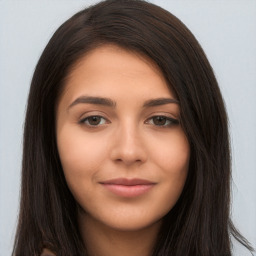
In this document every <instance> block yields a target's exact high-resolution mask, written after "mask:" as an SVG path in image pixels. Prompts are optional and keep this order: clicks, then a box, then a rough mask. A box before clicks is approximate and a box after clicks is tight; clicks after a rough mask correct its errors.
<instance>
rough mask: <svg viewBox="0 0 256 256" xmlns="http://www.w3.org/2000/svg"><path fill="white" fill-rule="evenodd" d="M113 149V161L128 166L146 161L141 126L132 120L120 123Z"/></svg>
mask: <svg viewBox="0 0 256 256" xmlns="http://www.w3.org/2000/svg"><path fill="white" fill-rule="evenodd" d="M114 136H115V139H114V140H115V142H114V146H113V148H112V154H111V155H112V159H113V160H114V161H119V162H123V163H125V164H126V165H130V164H133V163H135V162H137V163H138V162H144V161H145V160H146V149H145V147H144V144H143V136H142V133H141V131H140V129H139V125H138V124H136V122H134V121H133V120H131V119H127V120H125V121H124V122H122V123H120V125H119V126H118V129H117V131H116V133H115V134H114Z"/></svg>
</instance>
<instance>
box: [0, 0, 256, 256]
mask: <svg viewBox="0 0 256 256" xmlns="http://www.w3.org/2000/svg"><path fill="white" fill-rule="evenodd" d="M95 2H96V1H95V0H94V1H93V0H90V1H87V0H86V1H81V0H48V1H46V0H41V1H34V0H30V1H25V0H6V1H4V0H0V255H1V256H8V255H10V254H11V251H12V245H13V239H14V235H15V227H16V223H17V214H18V203H19V190H20V170H21V158H22V131H23V122H24V115H25V108H26V100H27V95H28V90H29V85H30V81H31V77H32V74H33V71H34V67H35V65H36V63H37V61H38V58H39V56H40V54H41V52H42V50H43V48H44V47H45V45H46V43H47V42H48V40H49V39H50V37H51V35H52V34H53V32H54V31H55V30H56V29H57V28H58V27H59V26H60V25H61V24H62V23H63V22H64V21H65V20H66V19H67V18H69V17H70V16H71V15H72V14H74V13H75V12H77V11H79V10H80V9H81V8H83V7H86V6H88V5H90V4H93V3H95ZM151 2H152V3H155V4H158V5H160V6H162V7H164V8H166V9H167V10H169V11H170V12H172V13H173V14H174V15H176V16H177V17H178V18H180V19H181V20H182V21H183V22H184V23H185V24H186V25H187V26H188V28H189V29H190V30H191V31H192V32H193V33H194V35H195V36H196V37H197V39H198V40H199V42H200V43H201V45H202V47H203V48H204V50H205V52H206V55H207V56H208V58H209V60H210V62H211V64H212V66H213V69H214V71H215V74H216V77H217V80H218V82H219V85H220V88H221V91H222V93H223V96H224V99H225V102H226V106H227V111H228V114H229V119H230V132H231V141H232V154H233V155H232V163H233V181H232V219H233V220H234V223H235V224H236V226H237V227H238V229H240V231H241V232H242V234H244V236H245V237H246V238H247V239H248V240H249V241H250V242H251V243H252V245H253V246H254V247H256V130H255V128H256V1H255V0H240V1H239V0H155V1H154V0H151ZM234 255H236V256H246V255H249V254H248V252H246V251H245V250H244V249H243V248H242V247H241V246H239V245H238V244H237V243H235V246H234Z"/></svg>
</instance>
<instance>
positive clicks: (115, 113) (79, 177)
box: [56, 45, 190, 256]
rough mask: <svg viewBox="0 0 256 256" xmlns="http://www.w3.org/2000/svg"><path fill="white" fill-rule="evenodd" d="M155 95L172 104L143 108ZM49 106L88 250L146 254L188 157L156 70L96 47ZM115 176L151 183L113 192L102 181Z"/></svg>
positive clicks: (175, 108)
mask: <svg viewBox="0 0 256 256" xmlns="http://www.w3.org/2000/svg"><path fill="white" fill-rule="evenodd" d="M81 97H104V98H108V99H110V100H111V101H113V103H114V104H113V106H107V105H104V104H95V103H92V102H90V103H88V102H87V103H86V102H85V101H84V100H81ZM78 98H80V99H79V100H77V99H78ZM159 98H161V99H162V98H165V99H172V100H173V102H169V103H166V102H165V104H164V103H163V102H161V104H160V105H157V106H155V105H154V104H151V105H153V106H149V104H148V105H147V106H144V105H145V103H147V102H148V101H150V100H154V99H159ZM56 111H57V118H56V127H57V128H56V129H57V131H56V133H57V145H58V151H59V155H60V159H61V163H62V166H63V171H64V175H65V178H66V181H67V184H68V186H69V188H70V191H71V192H72V194H73V195H74V198H75V199H76V201H77V203H78V205H79V211H78V212H79V213H78V221H79V225H80V230H81V234H82V237H83V239H84V243H85V244H86V247H87V248H88V251H89V253H90V255H92V256H94V255H95V256H98V255H100V256H104V255H112V256H114V255H123V256H125V255H140V256H141V255H150V251H151V250H152V246H153V245H154V242H155V239H156V237H157V233H158V231H159V228H160V225H161V220H162V218H163V216H164V215H166V214H167V213H168V212H169V211H170V209H172V207H173V206H174V205H175V203H176V202H177V200H178V198H179V196H180V194H181V192H182V190H183V187H184V183H185V181H186V177H187V172H188V165H189V157H190V148H189V144H188V141H187V138H186V136H185V134H184V131H183V129H182V127H181V125H180V124H179V115H180V108H179V104H178V103H177V100H176V99H175V94H174V93H173V92H172V91H171V90H170V88H169V87H168V85H167V83H166V81H165V79H164V77H163V75H162V73H161V72H160V70H159V69H158V68H157V67H156V65H155V64H154V63H153V62H152V61H151V60H149V59H148V58H147V57H143V56H141V55H139V54H135V53H133V52H129V51H127V50H124V49H122V48H119V47H118V46H114V45H105V46H101V47H99V48H96V49H95V50H93V51H91V52H90V53H88V54H87V55H86V56H84V57H83V58H82V59H81V60H80V61H79V62H78V64H77V65H76V66H75V67H74V68H73V69H72V71H71V73H70V74H69V76H68V79H67V81H66V85H65V88H64V91H63V93H62V95H61V97H60V100H59V102H58V106H57V110H56ZM92 116H100V117H96V118H93V117H92ZM157 116H164V117H163V118H161V119H160V120H159V118H158V117H157ZM88 117H90V118H89V119H88ZM153 117H154V118H153ZM173 119H174V120H173ZM175 120H177V121H175ZM116 178H128V179H133V178H139V179H144V180H148V181H150V182H152V183H153V185H152V187H150V189H149V190H147V191H146V192H145V193H143V194H140V195H138V196H133V197H126V196H120V195H117V194H115V193H113V192H112V191H110V190H109V189H108V188H106V187H105V186H104V185H102V182H105V181H107V180H111V179H116Z"/></svg>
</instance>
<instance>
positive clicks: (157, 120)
mask: <svg viewBox="0 0 256 256" xmlns="http://www.w3.org/2000/svg"><path fill="white" fill-rule="evenodd" d="M166 121H167V118H166V117H165V116H155V117H153V123H154V124H155V125H165V124H166Z"/></svg>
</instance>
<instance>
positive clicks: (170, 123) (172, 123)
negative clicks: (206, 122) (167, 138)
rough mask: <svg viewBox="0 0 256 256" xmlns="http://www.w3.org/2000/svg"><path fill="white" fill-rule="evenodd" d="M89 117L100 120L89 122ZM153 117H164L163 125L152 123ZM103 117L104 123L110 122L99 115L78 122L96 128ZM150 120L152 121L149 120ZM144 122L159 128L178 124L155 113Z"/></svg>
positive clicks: (177, 121) (174, 120)
mask: <svg viewBox="0 0 256 256" xmlns="http://www.w3.org/2000/svg"><path fill="white" fill-rule="evenodd" d="M90 118H100V119H101V121H100V122H99V123H97V124H90V123H89V122H90V121H89V120H90ZM154 118H160V119H161V118H162V119H164V121H165V123H164V124H163V125H161V124H160V125H159V124H158V125H157V124H155V123H153V122H154ZM103 119H104V120H105V123H104V124H107V123H110V122H109V121H108V120H107V119H106V118H104V117H102V116H99V115H93V116H88V117H86V118H83V119H82V120H80V121H79V123H80V124H83V125H86V126H87V127H89V128H96V127H99V126H100V125H104V124H102V123H101V122H102V120H103ZM150 120H152V121H150ZM166 122H168V124H166ZM145 123H146V124H151V125H154V126H157V127H159V128H167V127H171V126H173V125H178V124H179V120H177V119H174V118H171V117H167V116H164V115H156V116H152V117H150V118H148V119H147V120H146V122H145Z"/></svg>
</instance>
